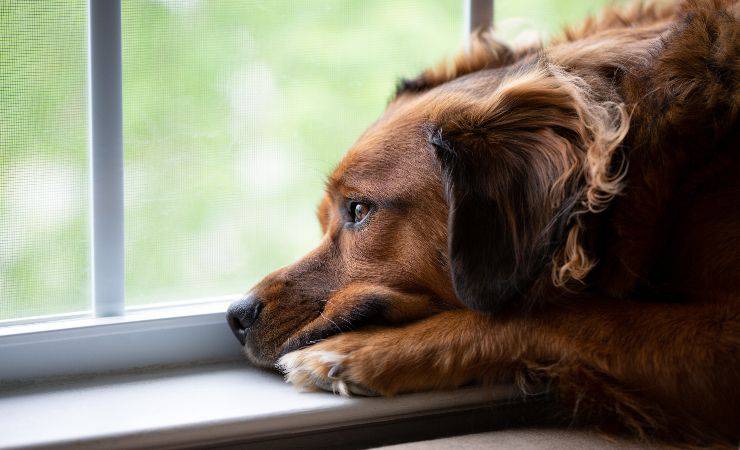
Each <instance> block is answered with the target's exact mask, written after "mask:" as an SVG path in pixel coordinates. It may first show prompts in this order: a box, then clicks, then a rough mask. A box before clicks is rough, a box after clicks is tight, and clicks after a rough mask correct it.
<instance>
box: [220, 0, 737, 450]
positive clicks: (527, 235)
mask: <svg viewBox="0 0 740 450" xmlns="http://www.w3.org/2000/svg"><path fill="white" fill-rule="evenodd" d="M738 11H739V8H738V7H737V5H736V4H735V3H734V2H733V1H721V0H716V1H711V0H707V1H691V2H688V3H685V4H676V5H667V6H664V7H657V6H655V5H641V4H638V5H636V6H634V7H632V8H629V9H626V10H623V11H620V10H616V9H608V10H606V11H604V12H603V14H602V16H601V18H600V19H599V20H591V19H589V20H587V21H586V22H585V23H584V24H583V25H582V26H581V27H579V28H577V29H571V30H567V31H566V32H565V34H564V37H562V38H560V39H558V40H555V41H553V42H552V43H550V44H549V45H548V46H546V47H531V48H522V49H516V50H512V49H509V48H507V47H505V46H504V45H502V44H500V43H497V42H495V41H494V40H492V39H491V38H489V37H487V36H486V35H480V36H478V37H477V38H476V39H475V40H474V41H473V43H472V46H471V50H470V51H469V52H467V53H465V54H462V55H460V56H458V57H457V58H456V59H455V61H454V63H453V64H451V65H442V66H440V67H437V68H434V69H430V70H427V71H425V72H424V73H422V74H421V75H420V76H419V77H418V78H416V79H414V80H410V81H404V82H403V83H402V84H401V86H400V88H399V90H398V94H397V95H396V98H395V99H394V100H393V101H392V102H391V103H390V105H389V106H388V109H387V111H386V112H385V113H384V114H383V116H382V117H381V118H380V119H379V120H378V121H377V122H376V123H375V124H373V125H372V126H371V127H370V128H369V129H368V130H367V131H366V132H365V133H364V134H363V135H362V136H361V137H360V139H359V140H358V142H357V143H356V144H355V145H354V147H352V149H350V151H349V152H348V153H347V155H346V156H345V157H344V159H343V160H342V161H341V163H340V164H339V166H338V167H337V168H336V170H335V171H334V173H333V174H332V175H331V177H330V179H329V182H328V183H327V188H326V196H325V198H324V200H323V202H322V203H321V206H320V207H319V211H318V217H319V220H320V222H321V226H322V228H323V231H324V237H323V239H322V241H321V243H320V244H319V246H318V247H317V248H316V249H315V250H314V251H313V252H311V253H309V254H308V255H306V256H305V257H304V258H303V259H301V260H300V261H298V262H296V263H295V264H293V265H291V266H288V267H285V268H283V269H280V270H278V271H276V272H274V273H272V274H270V275H269V276H267V277H266V278H265V279H264V280H262V281H261V282H260V283H259V284H258V285H257V286H255V287H254V288H253V289H252V290H251V292H250V295H248V296H247V297H246V298H245V299H243V300H242V301H240V302H237V303H235V304H234V305H232V307H231V308H230V310H229V322H230V324H231V326H232V328H233V329H234V332H235V333H236V335H237V336H238V337H239V339H240V341H241V342H242V343H243V344H244V349H245V353H246V355H247V357H248V358H249V359H250V360H251V361H252V362H254V363H256V364H259V365H262V366H267V367H273V366H275V364H276V363H277V364H278V366H279V367H280V368H281V369H282V370H283V371H284V372H285V374H286V377H287V380H288V381H290V382H291V383H294V384H296V385H298V386H301V387H306V388H322V389H330V390H335V391H338V392H340V393H342V394H348V393H360V394H363V393H370V392H376V393H380V394H383V395H393V394H396V393H400V392H410V391H422V390H430V389H445V388H453V387H456V386H461V385H464V384H467V383H471V382H481V383H495V382H505V381H512V380H514V381H519V382H523V381H524V382H527V381H531V380H536V381H543V380H547V381H551V382H553V386H554V387H555V388H556V390H557V392H558V393H559V395H560V398H561V399H562V401H563V403H564V404H565V405H570V407H571V409H572V410H573V411H577V412H578V414H580V416H581V417H588V418H590V419H592V420H595V421H596V422H598V423H606V422H607V421H612V420H614V421H616V422H617V423H619V424H621V425H623V426H626V427H627V428H629V429H631V430H633V431H636V432H639V433H648V434H649V435H652V436H658V437H661V438H670V439H674V440H684V441H687V440H691V442H695V443H697V442H702V441H701V439H718V440H721V441H723V442H726V443H732V442H737V440H738V437H739V436H740V355H739V354H738V351H739V347H740V175H739V174H740V145H739V143H738V129H737V124H736V117H737V113H738V105H739V102H738V100H739V99H740V96H739V93H738V88H737V83H738V69H739V66H740V60H739V59H738V54H739V52H738V50H739V47H740V43H739V41H738V24H737V17H738ZM697 439H700V440H697ZM703 442H707V441H706V440H705V441H703Z"/></svg>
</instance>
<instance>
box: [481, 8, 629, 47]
mask: <svg viewBox="0 0 740 450" xmlns="http://www.w3.org/2000/svg"><path fill="white" fill-rule="evenodd" d="M625 1H626V0H589V1H573V0H516V1H511V0H497V1H494V3H493V6H494V15H493V17H494V20H495V21H496V32H497V34H498V35H499V36H501V37H502V38H505V39H506V40H508V41H512V40H517V39H524V40H527V39H529V38H532V37H535V36H540V37H541V38H543V39H547V38H549V37H550V36H551V35H553V34H557V33H558V32H559V31H560V30H561V29H562V28H563V26H565V25H577V24H578V21H579V20H582V19H583V18H584V17H585V16H586V15H588V14H596V13H598V12H599V11H600V10H601V8H603V7H604V6H606V5H610V4H619V3H625Z"/></svg>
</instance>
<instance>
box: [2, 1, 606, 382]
mask: <svg viewBox="0 0 740 450" xmlns="http://www.w3.org/2000/svg"><path fill="white" fill-rule="evenodd" d="M607 1H608V0H598V1H596V2H571V1H568V0H521V1H517V2H513V1H508V0H501V1H499V2H496V4H495V6H496V8H495V16H496V20H497V23H498V24H499V25H500V28H501V32H502V34H503V36H504V37H508V38H513V37H514V35H516V34H518V33H519V32H520V31H521V30H522V29H539V30H545V37H546V36H547V33H548V32H552V31H553V30H555V29H557V27H558V26H559V25H560V24H561V23H563V22H565V21H566V20H570V19H573V18H574V17H575V16H578V15H582V14H585V13H586V12H588V11H593V10H594V9H596V8H597V7H599V6H600V5H601V4H604V3H606V2H607ZM492 3H493V2H492V1H491V0H374V1H371V2H370V1H367V2H360V1H349V0H327V1H322V2H316V1H311V0H275V1H270V2H264V1H258V0H246V1H240V0H223V1H218V2H211V1H205V0H122V1H121V0H45V1H27V0H5V1H3V2H2V3H0V361H3V362H4V363H5V364H4V365H3V364H0V380H2V379H4V378H7V377H13V376H15V377H22V376H29V375H40V374H51V373H71V372H76V371H81V370H82V371H84V370H103V369H111V368H118V367H125V366H130V365H135V364H138V365H141V364H145V363H146V364H149V363H157V362H179V361H184V360H187V359H188V358H195V357H199V356H202V357H217V356H224V355H227V354H228V355H230V354H231V353H229V352H231V351H232V350H231V349H232V347H233V348H234V349H235V348H236V347H235V346H233V345H232V346H229V347H226V345H227V344H225V342H228V343H230V344H233V342H232V337H231V336H230V333H229V331H228V329H227V327H226V326H225V324H224V320H223V311H224V307H225V303H226V302H227V301H228V299H230V298H233V296H234V295H238V294H239V293H241V292H243V291H244V290H246V289H248V288H249V287H250V286H251V285H252V284H253V283H254V282H255V281H257V280H258V279H259V278H260V277H262V276H263V275H264V274H266V273H268V272H270V271H271V270H273V269H275V268H277V267H279V266H281V265H284V264H288V263H290V262H291V261H292V260H294V259H295V258H296V257H298V256H300V255H302V254H303V253H305V252H306V251H307V250H308V249H310V248H311V247H312V246H313V245H314V244H315V243H316V242H317V240H318V238H319V229H318V224H317V222H316V220H315V218H314V208H315V207H316V204H317V203H318V201H319V199H320V196H321V190H322V185H323V181H324V177H325V175H326V174H327V173H328V172H329V170H330V169H331V167H332V166H333V165H334V164H335V163H336V161H337V160H338V159H339V157H340V156H341V155H342V154H343V153H344V151H345V150H346V149H347V148H348V147H349V146H350V145H351V144H352V142H353V140H354V139H355V138H356V137H357V136H358V135H359V134H360V133H361V132H362V130H363V129H364V128H365V127H366V126H367V125H368V124H369V123H371V122H372V120H373V119H374V118H376V117H377V116H378V115H379V114H380V113H381V112H382V110H383V108H384V107H385V104H386V103H387V101H388V99H389V97H390V96H391V94H392V92H393V88H394V84H395V83H396V81H397V79H398V77H400V76H413V75H415V74H416V73H418V71H420V70H421V69H423V68H425V67H426V66H428V65H430V64H433V63H435V62H437V61H438V60H439V59H440V58H441V57H443V56H445V55H447V56H449V55H450V54H452V53H453V52H455V51H456V50H457V48H458V47H459V46H460V45H461V42H462V40H463V37H464V35H465V33H466V29H468V28H470V27H475V26H480V25H487V24H489V23H490V20H491V11H492V8H493V5H492ZM466 10H467V11H468V13H467V16H466V13H465V11H466ZM516 17H528V18H529V19H528V20H527V21H521V20H519V19H516ZM211 300H213V301H212V302H211ZM124 312H125V313H126V315H125V317H124ZM103 316H116V317H114V318H112V319H111V318H104V317H103ZM63 318H66V319H70V318H73V319H74V320H68V321H58V320H57V321H53V322H51V321H49V320H50V319H55V320H56V319H63ZM122 334H125V335H127V340H126V341H125V342H126V343H127V345H126V346H125V347H121V340H120V339H119V337H120V336H121V335H122ZM114 336H117V337H114ZM188 339H190V341H187V340H188ZM52 342H53V343H55V345H49V344H50V343H52ZM216 348H218V349H221V348H228V349H229V350H219V351H220V353H219V351H215V350H214V349H216ZM62 356H63V357H62ZM52 366H53V367H52Z"/></svg>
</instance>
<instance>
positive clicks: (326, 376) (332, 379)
mask: <svg viewBox="0 0 740 450" xmlns="http://www.w3.org/2000/svg"><path fill="white" fill-rule="evenodd" d="M346 358H347V356H346V355H343V354H340V353H336V352H329V351H324V350H311V349H310V348H308V349H304V350H296V351H294V352H290V353H288V354H286V355H283V356H282V357H281V358H280V359H279V360H278V362H277V367H278V368H279V369H281V370H282V371H283V373H284V374H285V381H286V382H288V383H291V384H292V385H294V386H295V387H296V388H298V389H300V390H303V391H317V390H324V391H330V392H333V393H335V394H339V395H342V396H344V397H349V396H350V395H352V394H356V395H365V396H369V395H375V394H374V393H373V392H371V391H370V390H368V389H366V388H364V387H362V386H359V385H357V384H355V383H353V382H351V381H350V380H347V379H346V377H344V376H343V373H342V369H343V368H342V363H343V362H344V361H345V359H346Z"/></svg>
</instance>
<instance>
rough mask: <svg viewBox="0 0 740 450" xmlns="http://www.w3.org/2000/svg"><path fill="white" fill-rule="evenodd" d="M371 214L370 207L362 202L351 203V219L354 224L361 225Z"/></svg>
mask: <svg viewBox="0 0 740 450" xmlns="http://www.w3.org/2000/svg"><path fill="white" fill-rule="evenodd" d="M369 212H370V206H369V205H368V204H367V203H362V202H350V203H349V217H350V219H351V220H352V222H354V223H361V222H362V221H363V220H365V217H367V215H368V213H369Z"/></svg>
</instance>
